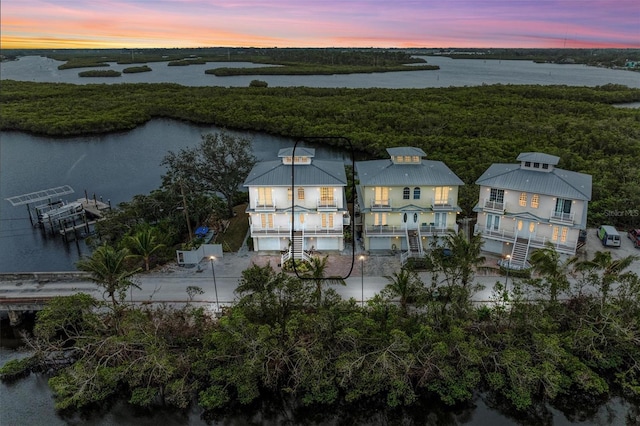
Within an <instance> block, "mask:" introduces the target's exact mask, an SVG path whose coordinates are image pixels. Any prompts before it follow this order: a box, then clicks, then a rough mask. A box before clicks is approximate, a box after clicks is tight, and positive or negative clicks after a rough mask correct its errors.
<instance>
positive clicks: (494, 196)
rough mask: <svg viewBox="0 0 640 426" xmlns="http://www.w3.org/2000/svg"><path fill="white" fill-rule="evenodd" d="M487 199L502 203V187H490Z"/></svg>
mask: <svg viewBox="0 0 640 426" xmlns="http://www.w3.org/2000/svg"><path fill="white" fill-rule="evenodd" d="M489 201H495V202H497V203H503V202H504V189H496V188H491V192H490V194H489Z"/></svg>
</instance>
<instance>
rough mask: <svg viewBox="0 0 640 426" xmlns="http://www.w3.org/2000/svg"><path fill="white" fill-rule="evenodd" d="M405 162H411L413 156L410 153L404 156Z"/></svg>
mask: <svg viewBox="0 0 640 426" xmlns="http://www.w3.org/2000/svg"><path fill="white" fill-rule="evenodd" d="M404 162H405V163H410V162H411V156H410V155H405V156H404Z"/></svg>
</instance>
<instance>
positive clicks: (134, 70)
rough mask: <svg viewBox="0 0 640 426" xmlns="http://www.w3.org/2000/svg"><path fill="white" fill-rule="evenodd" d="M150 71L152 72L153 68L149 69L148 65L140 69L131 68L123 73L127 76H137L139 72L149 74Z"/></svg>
mask: <svg viewBox="0 0 640 426" xmlns="http://www.w3.org/2000/svg"><path fill="white" fill-rule="evenodd" d="M149 71H151V68H149V67H148V66H146V65H142V66H140V67H129V68H125V69H123V70H122V72H123V73H125V74H135V73H139V72H149Z"/></svg>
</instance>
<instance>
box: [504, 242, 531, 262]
mask: <svg viewBox="0 0 640 426" xmlns="http://www.w3.org/2000/svg"><path fill="white" fill-rule="evenodd" d="M528 255H529V240H528V239H525V238H516V240H515V241H514V243H513V249H512V250H511V259H510V260H509V266H510V268H511V269H526V268H528V267H529V266H530V265H529V262H527V256H528Z"/></svg>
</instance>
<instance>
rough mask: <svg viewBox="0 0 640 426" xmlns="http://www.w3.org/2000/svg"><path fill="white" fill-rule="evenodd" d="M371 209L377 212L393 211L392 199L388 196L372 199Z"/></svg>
mask: <svg viewBox="0 0 640 426" xmlns="http://www.w3.org/2000/svg"><path fill="white" fill-rule="evenodd" d="M371 211H375V212H388V211H391V200H390V199H388V198H387V199H381V200H371Z"/></svg>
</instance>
